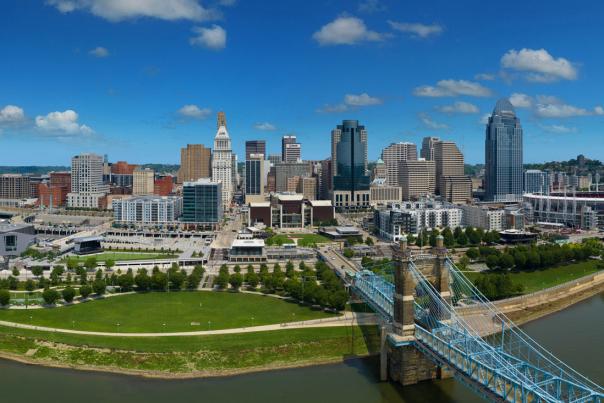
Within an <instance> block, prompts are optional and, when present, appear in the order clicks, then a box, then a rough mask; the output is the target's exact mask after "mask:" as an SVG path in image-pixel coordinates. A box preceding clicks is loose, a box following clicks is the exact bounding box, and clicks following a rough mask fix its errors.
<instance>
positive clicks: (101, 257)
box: [64, 252, 176, 263]
mask: <svg viewBox="0 0 604 403" xmlns="http://www.w3.org/2000/svg"><path fill="white" fill-rule="evenodd" d="M89 257H94V258H96V260H97V262H104V261H106V260H109V259H111V260H113V261H115V262H117V261H125V260H155V259H171V258H175V257H176V255H172V254H169V253H157V252H149V253H145V252H103V253H98V254H96V255H86V256H70V257H69V259H76V260H77V261H78V263H84V262H85V261H86V259H88V258H89ZM66 260H67V259H64V261H66Z"/></svg>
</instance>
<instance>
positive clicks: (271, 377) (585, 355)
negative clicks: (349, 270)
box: [0, 294, 604, 403]
mask: <svg viewBox="0 0 604 403" xmlns="http://www.w3.org/2000/svg"><path fill="white" fill-rule="evenodd" d="M602 318H604V294H600V295H597V296H594V297H592V298H590V299H587V300H585V301H583V302H580V303H578V304H576V305H574V306H572V307H570V308H567V309H565V310H564V311H561V312H558V313H555V314H552V315H549V316H546V317H544V318H542V319H539V320H536V321H534V322H531V323H529V324H527V325H525V326H524V329H525V330H526V331H527V333H528V334H529V335H531V336H532V337H533V338H534V339H536V340H537V341H538V342H540V343H541V344H542V345H543V346H545V347H548V348H550V349H551V351H553V352H555V354H556V355H557V356H558V357H559V358H560V359H562V360H564V361H566V362H567V363H568V364H569V365H571V366H572V367H574V368H575V369H577V370H579V371H580V372H581V373H583V374H584V375H586V376H588V377H590V378H591V379H592V380H594V381H595V382H597V383H599V384H602V383H604V366H602V364H601V362H602V360H603V359H604V347H602V344H601V343H602V335H603V334H604V320H603V319H602ZM377 369H378V364H377V361H376V360H374V359H366V360H352V361H349V362H346V363H342V364H335V365H325V366H317V367H308V368H298V369H288V370H280V371H275V372H263V373H255V374H248V375H240V376H234V377H225V378H210V379H195V380H154V379H144V378H139V377H133V376H125V375H115V374H107V373H96V372H83V371H74V370H65V369H53V368H45V367H40V366H30V365H24V364H19V363H15V362H11V361H2V360H0V401H1V402H3V403H13V402H19V403H21V402H61V403H68V402H85V403H101V402H103V403H104V402H112V403H126V402H127V403H142V402H145V403H155V402H157V403H160V402H161V403H166V402H169V403H177V402H191V401H203V402H211V403H223V402H224V403H226V402H237V403H242V402H245V403H268V402H287V403H323V402H329V403H333V402H346V403H356V402H359V403H377V402H384V403H386V402H387V403H400V402H407V403H410V402H422V403H423V402H464V403H465V402H480V401H481V400H480V399H479V398H478V397H476V396H475V395H474V394H473V393H472V392H471V391H469V390H468V389H467V388H466V387H464V386H462V385H461V384H459V383H457V382H456V381H455V380H452V379H449V380H444V381H434V382H424V383H421V384H419V385H415V386H411V387H406V388H404V389H403V388H401V387H398V386H397V385H394V384H391V383H387V382H379V381H378V378H377V376H378V372H377Z"/></svg>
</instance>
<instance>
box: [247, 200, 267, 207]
mask: <svg viewBox="0 0 604 403" xmlns="http://www.w3.org/2000/svg"><path fill="white" fill-rule="evenodd" d="M270 206H271V203H270V202H267V201H264V202H252V203H250V207H270Z"/></svg>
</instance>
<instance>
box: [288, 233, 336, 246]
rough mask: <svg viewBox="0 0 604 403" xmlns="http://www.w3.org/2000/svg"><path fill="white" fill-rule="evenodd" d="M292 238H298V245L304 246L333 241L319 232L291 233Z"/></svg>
mask: <svg viewBox="0 0 604 403" xmlns="http://www.w3.org/2000/svg"><path fill="white" fill-rule="evenodd" d="M289 237H290V238H294V239H297V240H298V246H302V247H312V246H314V245H317V244H320V243H325V242H331V240H330V239H329V238H326V237H324V236H323V235H319V234H300V235H290V236H289Z"/></svg>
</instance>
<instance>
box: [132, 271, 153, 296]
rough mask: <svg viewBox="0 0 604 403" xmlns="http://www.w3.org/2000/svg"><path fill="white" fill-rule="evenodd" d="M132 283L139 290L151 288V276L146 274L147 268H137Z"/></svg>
mask: <svg viewBox="0 0 604 403" xmlns="http://www.w3.org/2000/svg"><path fill="white" fill-rule="evenodd" d="M134 284H136V288H137V289H138V290H139V291H147V290H148V289H149V288H151V277H149V275H148V274H147V270H144V269H143V270H139V271H138V272H137V273H136V276H135V277H134Z"/></svg>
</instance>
